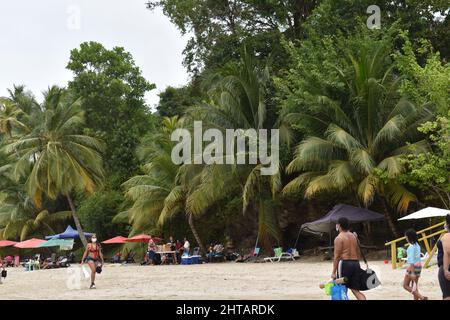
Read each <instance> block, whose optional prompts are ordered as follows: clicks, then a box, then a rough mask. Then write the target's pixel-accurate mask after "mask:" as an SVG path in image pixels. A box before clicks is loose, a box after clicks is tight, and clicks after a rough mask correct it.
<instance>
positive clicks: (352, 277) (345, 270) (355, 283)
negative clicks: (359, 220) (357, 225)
mask: <svg viewBox="0 0 450 320" xmlns="http://www.w3.org/2000/svg"><path fill="white" fill-rule="evenodd" d="M349 227H350V222H349V221H348V219H347V218H345V217H342V218H339V220H338V223H337V224H336V231H338V232H339V235H338V236H337V237H336V239H335V240H334V261H333V272H332V273H331V278H332V279H337V278H346V282H345V285H346V286H347V288H349V289H350V290H351V291H352V293H353V294H354V296H355V297H356V298H357V299H358V300H366V296H365V295H364V294H363V293H361V291H360V284H359V280H360V278H359V274H360V272H361V266H360V264H359V258H360V256H361V252H360V250H359V245H358V240H357V238H356V235H355V234H353V233H351V232H350V231H349Z"/></svg>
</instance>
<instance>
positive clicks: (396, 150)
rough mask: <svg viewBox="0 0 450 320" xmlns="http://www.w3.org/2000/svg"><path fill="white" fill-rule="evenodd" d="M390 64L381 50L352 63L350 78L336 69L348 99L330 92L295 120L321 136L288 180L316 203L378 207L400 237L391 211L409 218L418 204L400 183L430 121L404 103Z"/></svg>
mask: <svg viewBox="0 0 450 320" xmlns="http://www.w3.org/2000/svg"><path fill="white" fill-rule="evenodd" d="M385 59H386V51H385V50H384V48H382V47H380V48H379V49H378V50H377V51H376V52H375V53H373V54H368V53H365V52H361V54H360V56H358V57H354V56H352V55H349V62H350V68H349V71H348V72H347V73H346V72H344V71H342V69H339V68H337V70H338V72H339V74H340V78H341V81H342V83H343V84H344V85H345V91H346V96H344V97H341V98H340V100H338V99H337V98H335V97H333V96H332V95H331V94H328V93H327V92H323V93H319V94H315V96H316V101H317V104H316V105H314V106H311V108H310V111H305V112H304V113H299V114H292V115H290V116H289V118H290V120H291V121H292V122H294V123H298V122H301V121H306V122H307V123H308V124H309V127H310V128H315V129H316V133H315V134H313V135H311V136H309V137H307V138H306V139H304V140H303V141H301V142H300V144H299V145H298V146H297V148H296V153H295V157H294V159H293V160H292V162H291V163H290V164H289V166H288V167H287V172H288V173H289V174H294V173H299V175H298V176H297V177H296V178H294V179H293V180H292V181H291V182H289V183H288V184H287V185H286V186H285V188H284V193H295V192H298V191H303V192H304V195H305V197H306V198H312V197H314V196H315V195H317V194H318V193H320V192H327V191H339V192H347V193H349V194H355V196H356V200H357V201H358V202H359V203H360V204H362V205H364V206H366V207H368V206H370V205H371V204H372V202H373V201H374V200H376V199H378V200H379V201H380V202H381V203H382V204H383V205H384V211H385V212H384V213H385V216H386V219H387V221H388V223H389V226H390V229H391V230H392V232H393V233H394V234H395V235H398V232H397V230H396V226H395V223H394V221H393V217H392V214H391V212H390V208H396V210H397V211H398V212H400V213H404V212H406V211H407V209H408V206H409V204H410V203H411V202H412V201H415V200H416V197H415V196H414V194H412V193H411V192H409V191H408V190H407V189H406V188H405V187H404V186H402V185H401V184H399V183H398V182H397V181H396V179H395V178H396V177H398V176H399V175H400V174H401V173H402V172H403V171H404V169H405V168H404V165H403V163H402V161H401V158H402V157H403V156H404V155H405V154H407V153H409V152H421V151H423V150H424V149H426V148H427V144H426V142H425V141H424V140H421V139H422V137H421V136H420V133H419V132H418V131H417V127H418V125H419V124H420V123H422V122H424V121H426V120H427V119H430V118H431V117H432V114H431V112H429V111H428V110H427V109H426V108H425V107H417V106H415V105H413V104H412V103H411V102H409V101H408V100H406V99H405V98H403V97H400V96H399V93H398V84H399V82H400V78H398V77H397V78H396V76H395V75H394V74H393V73H392V68H389V69H386V68H385V67H384V64H383V62H384V61H385ZM411 145H414V146H415V148H411ZM413 150H414V151H413Z"/></svg>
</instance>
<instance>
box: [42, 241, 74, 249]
mask: <svg viewBox="0 0 450 320" xmlns="http://www.w3.org/2000/svg"><path fill="white" fill-rule="evenodd" d="M73 243H74V240H73V239H50V240H48V241H45V242H42V243H40V244H38V245H37V248H49V247H59V248H60V249H61V250H72V248H73Z"/></svg>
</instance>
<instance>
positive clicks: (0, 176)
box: [0, 154, 71, 241]
mask: <svg viewBox="0 0 450 320" xmlns="http://www.w3.org/2000/svg"><path fill="white" fill-rule="evenodd" d="M12 168H13V166H12V165H11V164H10V163H9V162H8V159H6V157H5V156H4V155H3V154H0V239H17V238H19V239H20V240H21V241H22V240H25V239H26V238H27V237H28V236H29V235H30V234H40V235H44V234H45V233H46V234H49V233H54V226H55V225H56V224H58V223H60V222H65V221H67V220H68V219H70V217H71V212H70V211H63V212H56V213H51V214H50V213H49V212H48V210H39V209H38V208H37V207H36V206H35V205H34V203H33V201H32V200H31V199H30V197H29V196H28V194H27V193H26V192H25V186H24V184H23V183H22V182H21V181H16V180H14V179H13V177H12V175H11V169H12ZM44 232H45V233H44Z"/></svg>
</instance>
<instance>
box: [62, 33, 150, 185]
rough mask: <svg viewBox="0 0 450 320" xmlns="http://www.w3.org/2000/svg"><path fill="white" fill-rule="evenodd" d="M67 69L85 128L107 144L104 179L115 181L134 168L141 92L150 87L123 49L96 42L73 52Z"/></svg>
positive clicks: (143, 127) (142, 128)
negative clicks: (106, 176)
mask: <svg viewBox="0 0 450 320" xmlns="http://www.w3.org/2000/svg"><path fill="white" fill-rule="evenodd" d="M67 68H68V69H69V70H71V71H73V73H74V79H73V80H72V81H71V82H70V83H69V89H71V90H72V91H73V93H74V94H75V95H76V96H78V97H80V98H82V100H81V101H82V109H83V110H84V111H85V112H86V126H85V132H86V133H87V134H90V135H94V136H96V137H98V138H99V139H102V140H103V141H104V142H105V143H106V153H105V157H104V159H105V167H106V170H107V172H108V176H109V180H110V181H112V182H113V184H114V183H115V184H120V183H122V182H123V181H124V180H125V179H126V177H127V176H129V175H130V174H132V173H134V172H135V171H136V169H137V167H138V161H137V159H136V156H135V152H134V151H135V149H136V147H137V145H138V142H139V139H140V137H141V136H142V135H144V134H145V132H146V131H147V130H148V125H149V122H148V120H147V119H148V118H147V117H146V113H147V108H146V105H145V101H144V94H145V93H146V92H147V91H149V90H152V89H153V88H154V87H155V86H154V85H153V84H150V83H148V82H147V80H145V79H144V78H143V77H142V75H141V71H140V70H139V68H138V67H137V66H135V64H134V61H133V58H132V57H131V55H130V54H129V53H128V52H126V51H125V50H124V49H123V48H119V47H116V48H113V49H112V50H107V49H105V48H104V47H103V46H102V45H101V44H99V43H96V42H89V43H82V44H81V45H80V48H79V49H74V50H72V52H71V54H70V61H69V64H68V65H67Z"/></svg>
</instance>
